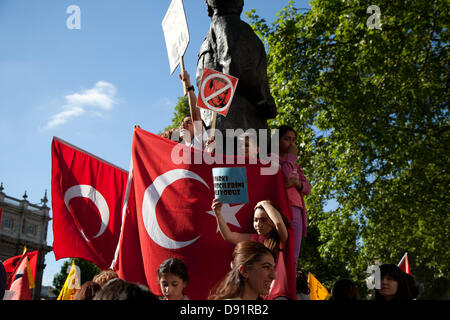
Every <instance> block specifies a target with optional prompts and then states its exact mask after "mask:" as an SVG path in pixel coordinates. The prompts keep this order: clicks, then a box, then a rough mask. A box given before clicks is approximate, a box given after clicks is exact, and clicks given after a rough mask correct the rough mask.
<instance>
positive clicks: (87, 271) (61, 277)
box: [53, 258, 100, 296]
mask: <svg viewBox="0 0 450 320" xmlns="http://www.w3.org/2000/svg"><path fill="white" fill-rule="evenodd" d="M73 261H75V265H77V266H78V267H79V268H80V273H81V283H80V285H81V284H83V283H85V282H86V281H91V280H92V278H94V276H95V275H97V274H98V273H100V269H99V268H98V267H97V266H96V265H95V264H93V263H92V262H90V261H87V260H84V259H79V258H70V259H69V260H67V261H65V262H64V263H63V265H62V267H61V271H60V272H59V273H57V274H56V275H55V276H54V277H53V293H54V294H55V295H56V296H58V295H59V293H60V291H61V289H62V287H63V286H64V282H65V281H66V279H67V276H68V275H69V270H70V266H71V265H72V262H73Z"/></svg>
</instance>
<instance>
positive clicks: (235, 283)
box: [0, 241, 419, 301]
mask: <svg viewBox="0 0 450 320" xmlns="http://www.w3.org/2000/svg"><path fill="white" fill-rule="evenodd" d="M230 267H231V268H230V271H229V272H228V273H227V274H226V276H225V277H224V278H223V279H222V280H221V281H220V282H218V283H217V284H216V285H215V286H214V287H213V288H212V289H211V290H210V292H209V295H208V300H263V299H264V297H265V296H267V295H268V294H269V292H270V290H271V287H272V282H273V281H274V280H276V279H277V272H276V255H275V254H274V252H273V251H272V250H270V249H269V248H267V247H266V246H265V245H263V244H262V243H260V242H257V241H241V242H238V243H237V244H236V246H235V248H234V251H233V255H232V262H231V266H230ZM380 271H381V283H380V289H375V290H374V298H373V299H374V300H375V301H390V300H402V301H406V300H413V299H416V298H417V296H418V293H419V291H418V287H417V285H416V283H415V280H414V277H412V276H411V275H408V274H406V273H404V272H403V271H401V270H400V268H399V267H398V266H396V265H393V264H383V265H381V266H380ZM156 279H157V280H158V282H159V285H160V288H161V292H162V294H163V296H162V297H159V296H157V295H156V294H154V293H152V292H151V291H150V290H149V289H148V287H146V286H143V285H141V284H137V283H132V282H129V281H126V280H123V279H120V278H119V277H118V275H117V274H116V273H115V272H114V271H112V270H104V271H101V272H100V273H99V274H98V275H96V276H95V277H94V278H93V279H92V280H91V281H87V282H85V283H83V285H82V286H81V288H80V289H79V290H78V291H77V293H76V294H75V296H74V300H148V301H158V300H189V298H188V297H187V296H186V294H185V289H186V288H187V287H188V285H189V276H188V269H187V267H186V265H185V264H184V262H183V261H181V260H180V259H177V258H169V259H167V260H165V261H164V262H163V263H161V265H160V267H159V268H158V271H157V275H156ZM296 281H297V283H296V287H297V298H298V300H309V294H310V289H309V287H308V284H307V277H306V275H305V274H304V273H303V271H302V270H301V269H298V271H297V276H296ZM0 296H1V291H0ZM328 300H330V301H357V300H360V294H359V290H358V287H357V285H356V284H355V282H353V281H352V280H349V279H339V280H338V281H336V282H335V284H334V286H333V288H332V290H331V294H330V296H329V298H328Z"/></svg>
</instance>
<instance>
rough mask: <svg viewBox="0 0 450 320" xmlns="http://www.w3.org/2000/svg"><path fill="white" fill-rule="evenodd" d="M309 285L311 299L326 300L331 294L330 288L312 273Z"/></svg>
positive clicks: (309, 276) (309, 277)
mask: <svg viewBox="0 0 450 320" xmlns="http://www.w3.org/2000/svg"><path fill="white" fill-rule="evenodd" d="M308 287H309V291H310V294H309V295H310V299H311V300H325V299H326V298H328V296H329V295H330V294H329V293H328V290H327V289H326V288H325V287H324V286H323V285H322V284H321V283H320V282H319V280H317V279H316V277H314V275H313V274H312V273H310V274H309V275H308Z"/></svg>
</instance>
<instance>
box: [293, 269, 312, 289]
mask: <svg viewBox="0 0 450 320" xmlns="http://www.w3.org/2000/svg"><path fill="white" fill-rule="evenodd" d="M295 287H296V289H297V290H296V291H297V292H299V293H303V294H309V293H310V290H309V286H308V277H307V276H306V274H305V273H304V272H303V270H301V269H297V273H296V274H295Z"/></svg>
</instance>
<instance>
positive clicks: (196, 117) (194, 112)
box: [180, 70, 202, 123]
mask: <svg viewBox="0 0 450 320" xmlns="http://www.w3.org/2000/svg"><path fill="white" fill-rule="evenodd" d="M180 80H181V81H182V82H184V83H185V84H186V88H188V100H189V110H190V112H191V119H192V121H193V122H194V123H195V121H202V118H201V115H200V109H199V108H197V96H196V95H195V90H194V89H193V86H192V84H191V77H190V76H189V73H188V72H187V71H186V70H184V72H183V73H182V74H180ZM191 87H192V89H191V90H189V88H191Z"/></svg>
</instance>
